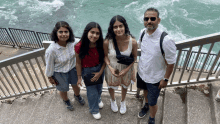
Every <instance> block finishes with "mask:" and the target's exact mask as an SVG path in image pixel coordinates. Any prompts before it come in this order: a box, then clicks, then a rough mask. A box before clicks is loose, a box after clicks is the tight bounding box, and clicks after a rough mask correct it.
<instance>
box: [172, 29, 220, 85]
mask: <svg viewBox="0 0 220 124" xmlns="http://www.w3.org/2000/svg"><path fill="white" fill-rule="evenodd" d="M217 42H220V33H214V34H210V35H206V36H201V37H197V38H193V39H189V40H185V41H181V42H177V43H176V47H177V50H178V54H177V61H176V64H175V67H174V70H173V73H172V75H171V77H170V81H169V86H177V85H185V84H194V83H204V82H212V81H219V80H220V77H219V76H220V69H219V62H220V59H219V58H220V50H218V51H217V54H216V56H214V55H213V54H212V53H211V52H212V50H213V47H214V45H215V44H217ZM207 45H209V48H207ZM217 45H218V44H217ZM204 46H205V47H204ZM198 48H199V49H198ZM185 49H189V50H188V51H187V54H186V55H185V56H183V54H182V53H184V50H185ZM202 49H206V50H207V53H206V55H204V52H202ZM192 56H194V57H192ZM213 56H214V57H213ZM180 58H182V59H180ZM190 60H192V61H190ZM181 63H182V64H181ZM179 65H181V66H182V67H181V69H180V75H176V74H177V73H176V71H177V68H178V66H179ZM187 65H190V66H188V68H187ZM185 70H187V71H188V73H186V72H185ZM195 71H196V72H195ZM203 72H206V74H204V73H203ZM214 72H215V75H213V76H212V74H214ZM192 77H194V79H192ZM174 78H177V81H174Z"/></svg>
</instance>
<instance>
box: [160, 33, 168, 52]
mask: <svg viewBox="0 0 220 124" xmlns="http://www.w3.org/2000/svg"><path fill="white" fill-rule="evenodd" d="M167 35H168V34H167V33H166V32H163V33H162V34H161V36H160V50H161V53H162V55H163V56H164V50H163V39H164V37H165V36H167Z"/></svg>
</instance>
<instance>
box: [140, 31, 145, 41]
mask: <svg viewBox="0 0 220 124" xmlns="http://www.w3.org/2000/svg"><path fill="white" fill-rule="evenodd" d="M144 35H145V30H144V31H143V32H142V34H141V39H140V40H141V42H142V39H143V37H144Z"/></svg>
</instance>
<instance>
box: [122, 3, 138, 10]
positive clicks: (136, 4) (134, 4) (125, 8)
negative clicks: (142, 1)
mask: <svg viewBox="0 0 220 124" xmlns="http://www.w3.org/2000/svg"><path fill="white" fill-rule="evenodd" d="M137 4H138V1H136V2H131V3H130V4H128V5H126V6H125V7H124V8H125V9H126V8H128V7H130V6H132V5H137Z"/></svg>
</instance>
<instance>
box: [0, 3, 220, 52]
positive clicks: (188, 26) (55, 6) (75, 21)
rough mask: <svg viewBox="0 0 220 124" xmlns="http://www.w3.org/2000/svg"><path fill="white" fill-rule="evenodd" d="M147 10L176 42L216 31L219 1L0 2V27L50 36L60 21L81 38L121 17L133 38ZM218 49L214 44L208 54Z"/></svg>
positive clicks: (219, 44) (219, 9) (103, 28)
mask: <svg viewBox="0 0 220 124" xmlns="http://www.w3.org/2000/svg"><path fill="white" fill-rule="evenodd" d="M149 7H155V8H157V9H158V10H159V12H160V18H161V23H160V26H159V27H160V28H161V29H163V30H165V31H167V32H168V34H169V35H171V36H172V37H173V38H174V39H175V41H176V42H177V41H181V40H184V39H189V38H194V37H198V36H203V35H207V34H212V33H216V32H219V27H220V23H219V22H220V14H219V13H220V8H219V7H220V0H0V27H2V28H9V27H10V28H19V29H27V30H34V31H38V32H45V33H50V32H51V31H52V28H53V27H54V25H55V23H56V22H57V21H61V20H64V21H67V22H68V23H69V24H70V25H71V27H72V28H73V30H74V34H75V36H78V37H81V35H82V33H83V30H84V28H85V26H86V24H87V23H89V22H91V21H95V22H98V23H99V24H100V25H101V27H102V30H103V34H104V36H105V35H106V32H107V28H108V25H109V22H110V19H111V18H112V17H113V16H115V15H122V16H124V17H125V19H126V20H127V22H128V26H129V28H130V31H131V33H132V34H133V35H134V36H135V37H136V39H137V38H138V37H139V33H140V30H141V29H142V28H144V26H143V16H144V11H145V10H146V9H147V8H149ZM208 47H209V45H207V46H205V48H208ZM219 49H220V43H217V44H215V46H214V48H213V50H212V52H214V53H217V52H218V51H219ZM203 51H207V50H206V49H203Z"/></svg>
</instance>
